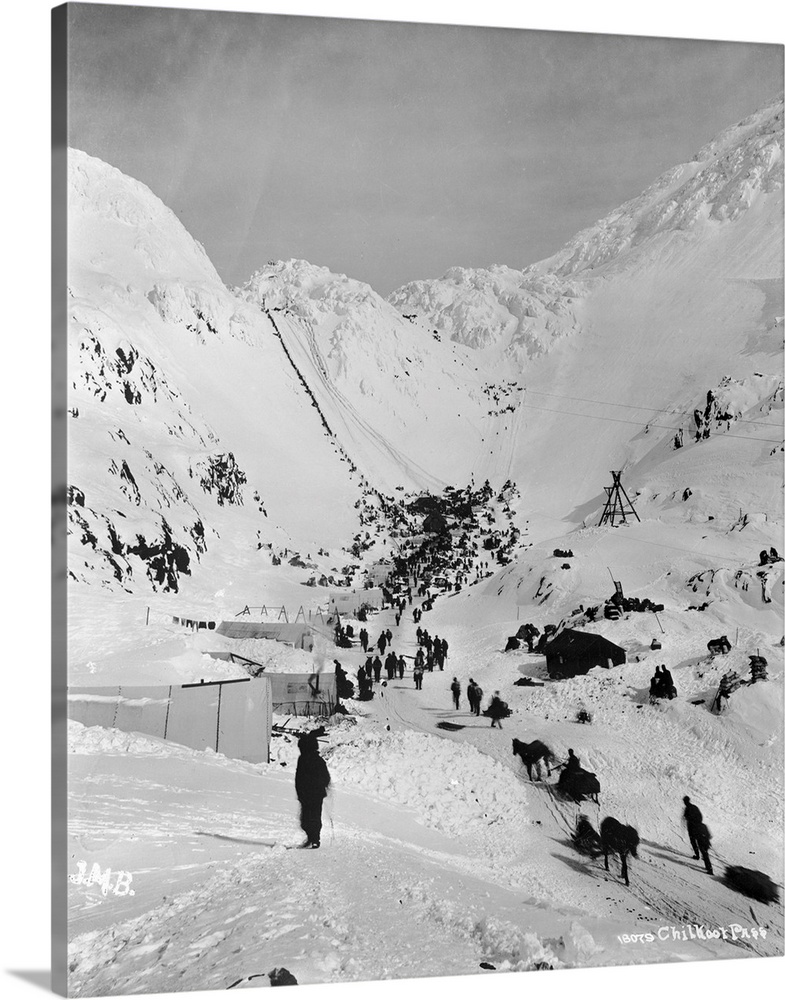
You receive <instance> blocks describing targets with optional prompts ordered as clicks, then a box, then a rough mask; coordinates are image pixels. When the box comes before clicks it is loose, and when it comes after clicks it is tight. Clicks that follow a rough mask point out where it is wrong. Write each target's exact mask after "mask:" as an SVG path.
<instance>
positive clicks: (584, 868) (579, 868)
mask: <svg viewBox="0 0 785 1000" xmlns="http://www.w3.org/2000/svg"><path fill="white" fill-rule="evenodd" d="M557 843H563V841H557ZM551 857H552V858H556V859H557V860H558V861H562V862H564V864H565V865H567V867H568V868H572V870H573V871H575V872H578V874H579V875H590V876H591V877H592V878H599V877H600V875H599V871H595V870H592V869H591V868H590V867H589V866H588V865H587V864H585V863H584V862H583V861H578V859H577V858H570V857H567V855H566V854H557V853H556V852H554V851H552V852H551Z"/></svg>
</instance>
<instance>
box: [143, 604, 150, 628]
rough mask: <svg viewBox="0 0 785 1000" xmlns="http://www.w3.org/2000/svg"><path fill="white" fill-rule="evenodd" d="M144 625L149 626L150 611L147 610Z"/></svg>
mask: <svg viewBox="0 0 785 1000" xmlns="http://www.w3.org/2000/svg"><path fill="white" fill-rule="evenodd" d="M144 623H145V625H149V624H150V609H149V608H148V609H147V617H146V618H145V620H144Z"/></svg>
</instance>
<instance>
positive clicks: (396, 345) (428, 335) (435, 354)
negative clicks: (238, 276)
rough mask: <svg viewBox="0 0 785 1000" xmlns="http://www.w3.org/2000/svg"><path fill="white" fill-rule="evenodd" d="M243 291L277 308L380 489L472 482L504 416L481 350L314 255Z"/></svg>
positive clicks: (338, 424) (302, 361)
mask: <svg viewBox="0 0 785 1000" xmlns="http://www.w3.org/2000/svg"><path fill="white" fill-rule="evenodd" d="M241 294H242V295H243V296H244V297H245V298H247V299H248V300H249V301H251V302H254V303H258V304H259V305H260V306H261V307H262V308H264V309H267V310H271V311H272V312H271V315H272V318H273V321H274V323H275V324H276V326H277V329H278V330H279V332H280V334H281V338H282V340H283V342H284V343H285V345H286V347H287V350H288V352H289V353H290V354H291V356H292V358H293V361H294V364H295V365H296V366H297V368H298V370H299V371H301V372H302V374H303V376H304V378H305V380H306V381H307V382H308V385H309V387H310V389H311V391H312V392H313V394H314V398H315V399H316V401H317V402H318V405H319V408H320V410H321V411H322V412H323V413H324V415H325V419H326V420H327V423H328V424H329V425H330V426H331V427H334V428H335V430H336V433H337V434H338V437H339V439H340V440H341V441H342V442H343V444H344V447H345V448H346V450H347V452H348V453H349V454H350V455H351V456H352V458H353V460H354V461H356V462H357V464H358V465H359V466H360V467H361V468H362V469H363V471H364V472H365V474H366V476H367V477H368V478H369V479H370V480H371V481H372V482H373V483H374V484H375V485H376V486H377V487H378V488H380V489H383V490H385V491H388V492H389V491H391V490H392V489H394V488H395V486H398V485H403V486H404V487H406V488H407V489H410V490H412V489H422V488H434V489H440V488H441V487H443V486H444V485H446V484H447V483H453V484H454V483H456V482H468V480H469V478H470V476H471V472H472V468H473V465H474V464H475V463H476V461H477V459H478V456H479V455H480V454H481V453H482V451H483V447H484V442H483V438H484V437H486V436H488V435H490V434H491V433H492V431H493V429H494V427H495V416H496V415H495V414H494V413H492V412H491V410H492V407H491V406H490V405H489V397H488V395H487V393H486V392H484V391H483V389H482V378H481V376H480V374H479V372H480V370H481V369H482V370H483V371H484V370H485V364H484V363H483V362H478V361H477V359H476V358H475V357H474V356H473V352H471V351H467V350H466V349H463V348H461V347H460V346H459V345H457V344H453V343H451V342H449V341H448V342H444V341H443V340H442V339H441V337H440V336H439V335H438V334H436V333H435V331H432V330H429V329H427V328H426V327H423V326H422V325H421V324H419V323H417V322H415V321H413V320H412V319H407V318H406V317H402V316H401V315H400V313H399V312H398V311H397V310H395V309H394V308H392V307H391V306H390V305H389V303H387V302H386V301H385V300H384V299H383V298H381V296H379V295H377V294H376V292H374V291H373V290H372V289H371V288H370V287H369V286H368V285H365V284H363V283H362V282H358V281H354V280H351V279H349V278H347V277H346V276H345V275H338V274H334V273H332V272H330V271H328V270H327V269H326V268H323V267H315V266H313V265H311V264H308V263H307V262H306V261H298V260H291V261H285V262H278V263H276V264H270V265H268V266H267V267H266V268H265V269H263V270H261V271H257V272H256V274H254V275H253V276H252V277H251V279H250V280H249V281H248V283H247V284H246V285H245V286H244V287H243V289H242V290H241Z"/></svg>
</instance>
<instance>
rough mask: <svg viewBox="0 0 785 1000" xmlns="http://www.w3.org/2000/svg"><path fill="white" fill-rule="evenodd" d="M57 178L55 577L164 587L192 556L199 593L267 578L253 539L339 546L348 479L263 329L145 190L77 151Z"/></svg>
mask: <svg viewBox="0 0 785 1000" xmlns="http://www.w3.org/2000/svg"><path fill="white" fill-rule="evenodd" d="M71 178H72V187H71V200H70V208H69V232H70V241H71V243H70V246H71V254H70V261H69V265H70V266H69V293H70V305H71V323H70V333H69V338H70V361H71V364H70V375H71V391H70V394H69V414H70V418H71V420H70V424H71V427H70V450H69V466H70V484H71V489H70V507H69V509H70V516H71V524H72V534H71V539H70V542H71V558H70V566H69V569H70V572H71V575H72V578H75V579H76V580H78V581H81V582H85V583H89V584H91V585H93V586H97V587H102V588H109V589H118V588H122V589H124V590H128V591H135V590H139V589H141V590H142V591H147V592H148V593H149V592H150V590H151V589H153V590H159V591H160V590H170V591H177V590H178V589H180V588H181V587H182V585H183V582H184V580H187V579H188V578H189V577H191V579H193V574H194V572H195V570H197V569H198V567H199V566H200V565H201V566H203V568H204V569H205V570H206V571H209V579H210V584H209V586H210V587H211V588H212V589H211V591H210V593H213V592H214V591H215V589H216V587H218V586H226V585H228V584H231V581H232V579H233V576H234V574H235V572H236V566H237V563H238V562H239V564H240V565H241V566H242V572H243V574H246V575H247V574H248V572H249V571H251V570H254V571H256V572H262V573H264V572H266V571H269V570H270V568H271V564H270V559H269V552H266V550H262V548H261V546H262V545H265V544H272V545H273V546H274V547H275V548H276V549H279V550H280V549H282V548H285V547H286V546H288V547H289V548H290V549H292V550H294V549H296V548H297V547H298V546H299V545H300V544H302V545H310V544H312V542H313V541H316V540H317V539H318V544H321V543H323V542H326V543H328V544H331V543H332V541H333V540H335V541H337V540H338V539H340V540H344V539H345V538H347V537H348V538H350V537H351V535H352V533H353V532H354V531H356V530H357V528H358V520H357V516H356V514H355V512H354V506H353V505H354V503H355V502H356V500H357V498H358V497H359V495H360V490H359V484H358V482H357V481H353V480H352V476H351V475H350V474H349V470H348V468H347V466H346V463H345V461H344V459H343V456H341V455H340V454H339V452H338V450H337V449H336V447H335V444H334V442H332V441H330V439H329V438H328V437H327V435H326V434H325V433H324V430H323V428H322V426H321V422H320V420H319V417H318V415H317V414H316V413H315V411H314V408H313V405H312V402H311V400H310V398H309V397H308V395H307V393H306V392H305V391H304V390H303V388H302V386H301V385H300V383H299V382H298V380H297V378H296V377H295V376H294V374H293V373H292V371H291V369H290V367H289V366H288V364H287V362H286V358H285V357H284V355H283V353H282V351H281V347H280V342H279V340H278V338H276V336H275V335H274V331H273V328H272V325H271V324H270V323H269V321H268V320H267V319H266V318H265V317H264V316H263V315H261V314H260V313H259V311H258V310H256V309H253V308H252V307H250V306H248V305H247V304H245V303H243V302H241V301H239V300H238V299H236V298H235V297H234V296H232V295H231V293H230V292H229V291H228V290H227V289H226V288H225V287H224V285H223V284H222V282H221V281H220V279H219V278H218V276H217V274H216V273H215V271H214V269H213V268H212V266H211V265H210V264H209V261H208V260H207V258H206V256H205V255H204V252H203V250H202V249H201V247H199V246H198V244H196V243H195V242H194V241H193V240H192V239H191V238H190V237H189V236H188V234H187V233H185V230H184V229H183V228H182V226H181V225H180V223H179V222H178V221H177V219H176V218H175V217H174V215H173V214H172V213H171V212H169V211H168V210H167V209H165V208H164V207H163V205H162V204H161V203H160V201H159V200H158V199H157V198H155V196H154V195H152V193H151V192H150V191H149V190H147V189H146V188H144V187H143V186H142V185H139V184H137V183H136V182H134V181H131V180H130V179H129V178H126V177H124V176H123V175H122V174H120V173H119V172H118V171H116V170H114V169H113V168H111V167H108V166H107V165H106V164H103V163H101V162H100V161H98V160H95V159H94V158H92V157H88V156H86V155H85V154H83V153H79V152H73V153H72V154H71ZM282 424H283V425H284V426H285V427H286V429H287V433H286V435H282V434H281V425H282ZM314 479H317V480H320V490H321V494H322V496H323V498H324V500H325V502H326V503H327V504H328V505H329V507H330V508H331V510H332V514H331V516H330V517H329V518H328V519H326V521H325V524H324V525H323V526H321V527H320V528H319V530H318V531H314V523H313V512H312V509H311V503H310V494H311V486H312V483H313V481H314ZM306 497H308V498H309V499H308V500H307V501H306V500H305V499H304V498H306ZM298 498H300V500H301V502H299V503H298ZM292 538H295V539H296V540H297V542H296V544H293V543H292Z"/></svg>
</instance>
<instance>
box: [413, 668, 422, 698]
mask: <svg viewBox="0 0 785 1000" xmlns="http://www.w3.org/2000/svg"><path fill="white" fill-rule="evenodd" d="M422 675H423V668H422V664H421V663H415V665H414V687H415V690H417V691H422Z"/></svg>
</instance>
